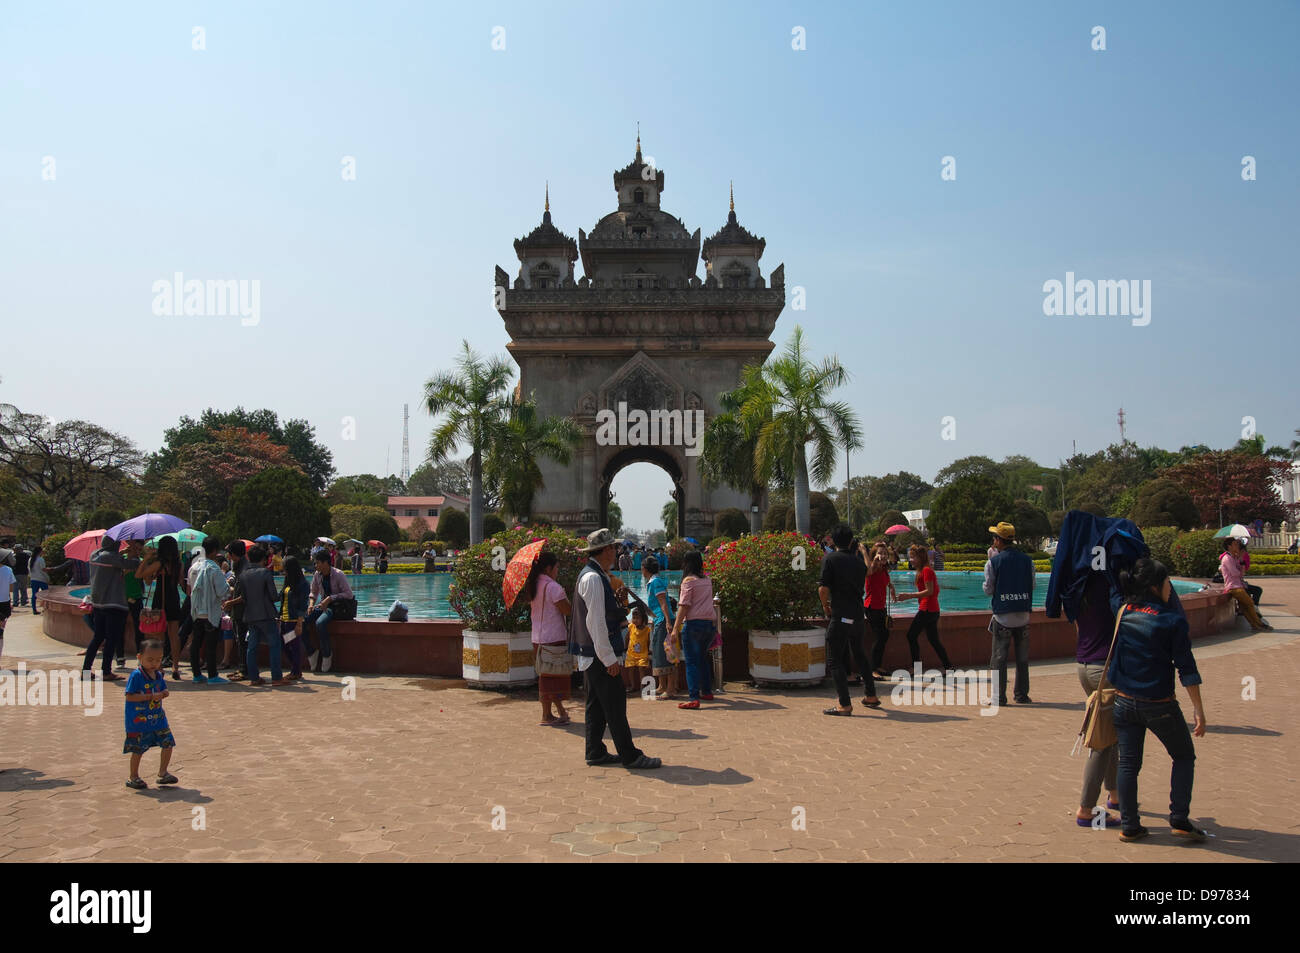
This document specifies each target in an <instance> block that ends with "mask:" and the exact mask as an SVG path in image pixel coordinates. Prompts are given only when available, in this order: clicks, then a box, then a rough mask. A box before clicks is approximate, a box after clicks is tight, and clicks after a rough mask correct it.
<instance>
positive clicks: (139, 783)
mask: <svg viewBox="0 0 1300 953" xmlns="http://www.w3.org/2000/svg"><path fill="white" fill-rule="evenodd" d="M126 786H127V787H129V788H130V789H131V790H132V791H143V790H145V789H146V788H148V787H149V785H147V784H145V782H144V778H131V780H129V781H127V782H126Z"/></svg>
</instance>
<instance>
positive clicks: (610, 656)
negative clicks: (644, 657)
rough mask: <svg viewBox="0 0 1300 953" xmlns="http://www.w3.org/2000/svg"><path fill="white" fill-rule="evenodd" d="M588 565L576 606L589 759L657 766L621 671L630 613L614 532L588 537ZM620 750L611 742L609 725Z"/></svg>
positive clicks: (593, 762) (575, 626)
mask: <svg viewBox="0 0 1300 953" xmlns="http://www.w3.org/2000/svg"><path fill="white" fill-rule="evenodd" d="M584 551H585V552H586V553H587V555H588V557H589V558H588V560H587V565H586V566H585V567H583V570H582V572H581V573H579V575H578V586H577V590H578V598H577V600H576V601H575V602H574V606H573V637H574V642H575V643H576V647H577V652H576V655H577V657H578V670H579V671H581V672H582V677H583V684H584V685H585V687H586V690H587V709H586V711H587V764H590V765H602V764H621V765H623V767H625V768H637V769H645V768H657V767H659V766H660V765H661V764H662V763H663V762H662V761H660V760H659V759H658V758H651V757H648V756H647V755H646V754H645V753H644V752H642V751H641V749H640V748H638V747H637V746H636V744H635V743H633V741H632V728H631V726H629V725H628V723H627V693H626V690H625V689H624V687H623V679H622V678H621V677H620V673H621V672H622V669H623V658H624V655H625V653H626V652H627V616H626V614H625V613H624V610H623V608H622V606H620V605H619V604H618V599H617V598H615V596H614V587H613V586H612V585H611V584H610V581H609V570H610V568H611V567H612V566H613V565H614V560H615V558H616V557H615V541H614V534H613V533H611V532H610V531H609V530H608V529H599V530H596V532H594V533H592V534H591V535H589V536H588V537H587V547H586V549H585V550H584ZM606 727H608V728H609V734H610V737H611V738H613V739H614V747H615V748H617V749H618V754H616V755H614V754H610V753H609V749H608V748H606V747H605V728H606Z"/></svg>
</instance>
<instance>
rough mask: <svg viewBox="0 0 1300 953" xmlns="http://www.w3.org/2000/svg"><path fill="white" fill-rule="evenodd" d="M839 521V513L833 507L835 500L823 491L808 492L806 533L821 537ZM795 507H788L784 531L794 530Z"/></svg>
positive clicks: (795, 528) (816, 537) (817, 537)
mask: <svg viewBox="0 0 1300 953" xmlns="http://www.w3.org/2000/svg"><path fill="white" fill-rule="evenodd" d="M839 522H840V514H839V511H838V510H837V509H835V502H834V501H833V500H832V499H831V498H830V497H829V496H827V495H826V494H825V493H818V492H816V491H814V492H812V493H809V494H808V527H809V528H808V534H809V535H810V536H812V537H813V538H814V539H821V538H822V537H823V536H825V535H826V534H827V533H829V532H830V531H831V530H833V529H834V528H835V527H836V526H837V525H839ZM797 529H798V527H797V526H796V525H795V509H794V507H793V506H792V507H790V508H789V509H788V510H787V511H786V514H785V530H786V532H795V531H796V530H797Z"/></svg>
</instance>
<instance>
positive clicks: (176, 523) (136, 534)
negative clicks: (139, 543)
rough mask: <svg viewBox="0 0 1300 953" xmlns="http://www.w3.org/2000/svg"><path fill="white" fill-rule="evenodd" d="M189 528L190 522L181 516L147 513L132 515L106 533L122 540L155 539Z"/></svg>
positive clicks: (111, 537)
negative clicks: (164, 534)
mask: <svg viewBox="0 0 1300 953" xmlns="http://www.w3.org/2000/svg"><path fill="white" fill-rule="evenodd" d="M189 528H190V524H189V523H187V522H185V521H184V520H183V519H181V518H180V517H179V516H168V515H167V514H166V513H145V514H144V515H142V516H136V517H132V518H131V519H129V520H127V521H126V522H125V523H118V524H117V525H116V526H114V527H112V528H111V529H109V530H108V532H106V533H105V534H104V535H105V536H107V537H109V538H110V539H116V540H118V541H119V542H120V541H123V540H128V539H153V538H154V537H155V536H161V535H162V534H163V533H175V532H177V531H179V530H182V529H189Z"/></svg>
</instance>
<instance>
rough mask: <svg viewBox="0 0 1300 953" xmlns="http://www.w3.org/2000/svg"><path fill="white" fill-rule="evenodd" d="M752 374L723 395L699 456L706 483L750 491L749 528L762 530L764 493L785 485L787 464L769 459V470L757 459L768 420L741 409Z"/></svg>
mask: <svg viewBox="0 0 1300 953" xmlns="http://www.w3.org/2000/svg"><path fill="white" fill-rule="evenodd" d="M754 379H755V378H754V377H752V376H751V377H749V378H746V379H745V381H743V382H742V384H741V386H740V387H737V388H736V389H735V390H732V391H728V392H727V393H725V394H722V395H721V396H720V398H719V403H720V404H721V406H722V413H720V414H716V415H714V417H713V418H712V419H711V420H710V421H709V423H708V426H707V427H706V428H705V431H704V452H703V454H701V456H700V474H701V476H702V477H703V479H704V483H705V485H706V486H711V487H712V486H729V487H731V488H732V489H735V490H739V491H741V492H742V493H748V494H749V515H748V521H749V531H750V532H751V533H757V532H760V531H761V529H762V507H763V496H764V493H765V491H766V490H767V489H768V487H769V486H770V485H776V486H778V487H788V486H789V485H790V478H789V470H790V467H789V465H788V464H787V462H786V461H784V460H781V459H774V460H771V461H768V463H769V464H770V472H763V470H764V468H763V467H761V466H759V465H758V463H757V460H756V456H755V455H756V454H757V452H758V435H759V433H760V432H761V431H762V429H763V427H765V426H766V425H767V424H768V422H769V421H770V419H771V417H770V415H767V416H764V415H763V413H762V412H761V411H760V412H756V413H755V414H753V415H751V416H749V417H746V416H744V415H743V414H742V408H743V407H744V406H745V403H746V401H747V400H749V398H750V396H751V393H750V391H749V390H747V385H749V386H752V383H753V381H754Z"/></svg>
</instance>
